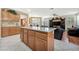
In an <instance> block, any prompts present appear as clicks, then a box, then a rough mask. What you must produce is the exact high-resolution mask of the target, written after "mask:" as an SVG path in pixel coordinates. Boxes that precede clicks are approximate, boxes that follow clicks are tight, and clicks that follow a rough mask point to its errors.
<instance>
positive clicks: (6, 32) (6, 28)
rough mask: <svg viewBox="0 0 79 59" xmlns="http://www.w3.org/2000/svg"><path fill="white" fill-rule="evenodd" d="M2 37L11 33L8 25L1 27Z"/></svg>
mask: <svg viewBox="0 0 79 59" xmlns="http://www.w3.org/2000/svg"><path fill="white" fill-rule="evenodd" d="M1 33H2V37H5V36H8V35H9V28H8V27H3V28H2V29H1Z"/></svg>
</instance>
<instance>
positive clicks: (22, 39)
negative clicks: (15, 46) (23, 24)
mask: <svg viewBox="0 0 79 59" xmlns="http://www.w3.org/2000/svg"><path fill="white" fill-rule="evenodd" d="M20 38H21V41H22V42H24V29H22V28H21V29H20Z"/></svg>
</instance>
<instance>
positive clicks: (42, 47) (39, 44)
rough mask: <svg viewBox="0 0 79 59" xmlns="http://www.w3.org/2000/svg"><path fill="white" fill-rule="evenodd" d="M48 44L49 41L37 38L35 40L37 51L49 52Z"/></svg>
mask: <svg viewBox="0 0 79 59" xmlns="http://www.w3.org/2000/svg"><path fill="white" fill-rule="evenodd" d="M46 42H47V41H45V40H42V39H40V38H37V37H36V39H35V50H36V51H46V50H47V47H46V46H47V45H46Z"/></svg>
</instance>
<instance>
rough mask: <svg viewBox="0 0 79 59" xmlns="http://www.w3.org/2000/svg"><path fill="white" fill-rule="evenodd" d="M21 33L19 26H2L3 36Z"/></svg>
mask: <svg viewBox="0 0 79 59" xmlns="http://www.w3.org/2000/svg"><path fill="white" fill-rule="evenodd" d="M19 33H20V28H17V27H2V28H1V36H2V37H6V36H11V35H15V34H19Z"/></svg>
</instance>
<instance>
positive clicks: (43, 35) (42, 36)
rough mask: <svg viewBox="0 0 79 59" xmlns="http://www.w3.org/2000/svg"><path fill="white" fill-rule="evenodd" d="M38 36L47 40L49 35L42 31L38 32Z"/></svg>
mask: <svg viewBox="0 0 79 59" xmlns="http://www.w3.org/2000/svg"><path fill="white" fill-rule="evenodd" d="M36 37H38V38H41V39H44V40H47V35H46V33H42V32H36Z"/></svg>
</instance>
